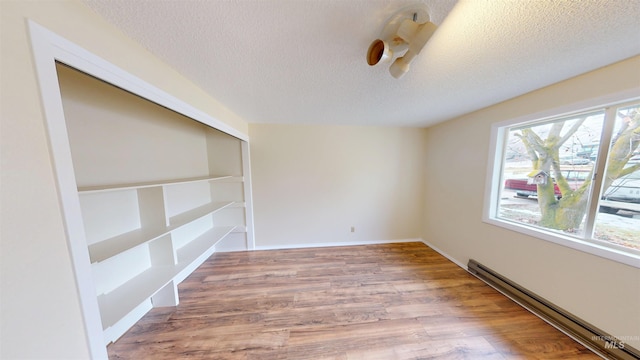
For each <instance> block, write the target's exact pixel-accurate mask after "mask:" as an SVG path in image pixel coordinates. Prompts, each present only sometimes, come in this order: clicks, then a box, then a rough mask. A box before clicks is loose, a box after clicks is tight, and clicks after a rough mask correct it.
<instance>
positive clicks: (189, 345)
mask: <svg viewBox="0 0 640 360" xmlns="http://www.w3.org/2000/svg"><path fill="white" fill-rule="evenodd" d="M179 287H180V294H181V298H180V305H179V306H177V307H171V308H158V309H153V310H152V311H151V312H149V313H148V314H147V315H146V316H145V317H144V318H143V319H142V320H141V321H140V322H138V323H137V324H136V325H135V326H134V327H133V328H131V329H130V330H129V331H128V332H127V333H126V334H125V335H124V336H123V337H122V338H120V339H119V340H118V341H117V342H116V343H114V344H111V345H109V347H108V352H109V357H110V359H154V360H162V359H171V360H173V359H220V360H224V359H229V360H232V359H233V360H235V359H239V360H253V359H260V360H271V359H273V360H276V359H278V360H279V359H314V360H315V359H336V360H338V359H339V360H355V359H363V360H364V359H366V360H377V359H380V360H390V359H402V360H404V359H576V358H580V359H599V357H597V356H596V355H594V354H593V353H591V352H590V351H589V350H587V349H586V348H584V347H583V346H582V345H580V344H578V343H577V342H575V341H573V340H572V339H570V338H569V337H567V336H565V335H564V334H562V333H561V332H559V331H558V330H556V329H554V328H553V327H551V326H550V325H548V324H547V323H545V322H543V321H542V320H540V319H539V318H537V317H535V316H534V315H532V314H530V313H529V312H527V311H526V310H524V309H522V308H521V307H520V306H518V305H517V304H515V303H513V302H512V301H511V300H509V299H507V298H506V297H504V296H503V295H501V294H499V293H498V292H496V291H495V290H493V289H492V288H491V287H489V286H487V285H486V284H484V283H483V282H481V281H480V280H478V279H476V278H475V277H473V276H471V275H470V274H468V273H467V272H466V271H464V270H462V269H460V268H459V267H458V266H456V265H455V264H453V263H452V262H450V261H449V260H447V259H445V258H444V257H442V256H441V255H439V254H438V253H436V252H435V251H433V250H431V249H430V248H429V247H427V246H425V245H424V244H422V243H402V244H384V245H366V246H350V247H331V248H313V249H295V250H274V251H255V252H235V253H218V254H214V255H213V256H212V257H211V258H210V259H209V260H208V261H207V262H205V263H204V264H203V265H202V266H201V267H200V268H199V269H198V270H196V271H195V272H194V273H193V274H192V275H191V276H190V277H188V278H187V279H186V280H185V281H184V282H183V283H182V284H181V285H180V286H179Z"/></svg>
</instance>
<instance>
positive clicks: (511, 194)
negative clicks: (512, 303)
mask: <svg viewBox="0 0 640 360" xmlns="http://www.w3.org/2000/svg"><path fill="white" fill-rule="evenodd" d="M494 137H495V139H494V140H495V142H494V143H495V158H494V159H495V163H494V168H493V171H492V173H491V177H490V180H491V181H490V185H491V189H490V191H489V193H488V197H487V199H488V206H487V209H486V211H487V212H486V213H485V220H486V221H488V222H490V223H493V224H497V225H500V226H504V227H508V228H511V229H514V230H516V231H520V232H524V233H527V234H530V235H533V236H537V237H540V238H543V239H546V240H550V241H553V242H556V243H560V244H563V245H567V246H570V247H574V248H578V249H581V250H585V251H587V252H590V253H595V254H597V255H603V256H605V257H608V258H613V259H615V260H620V261H622V262H625V263H628V264H631V265H633V266H636V267H640V101H635V102H628V103H622V104H617V105H613V106H608V107H602V108H599V109H598V108H596V109H592V110H589V111H584V112H576V113H573V114H569V115H563V116H558V117H552V118H545V119H540V120H533V121H526V122H518V123H511V124H509V125H504V126H499V125H496V126H495V127H494Z"/></svg>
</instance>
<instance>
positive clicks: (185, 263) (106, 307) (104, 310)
mask: <svg viewBox="0 0 640 360" xmlns="http://www.w3.org/2000/svg"><path fill="white" fill-rule="evenodd" d="M234 228H235V227H234V226H223V227H214V228H212V229H211V230H209V231H207V232H205V233H204V234H202V235H200V236H199V237H197V238H196V239H194V240H192V241H191V242H190V243H189V244H187V245H185V246H183V247H182V248H180V249H178V250H177V253H178V263H177V264H176V265H167V266H152V267H150V268H149V269H148V270H146V271H144V272H142V273H141V274H139V275H138V276H136V277H134V278H132V279H131V280H129V281H127V282H126V283H125V284H123V285H121V286H119V287H118V288H117V289H115V290H113V291H111V292H109V293H107V294H104V295H100V296H98V304H99V306H100V313H101V314H102V327H103V329H105V330H106V329H107V328H109V327H111V326H113V325H115V324H116V323H117V322H118V321H119V320H120V319H122V318H124V317H125V316H126V315H127V314H128V313H130V312H131V311H133V310H134V309H135V308H136V307H138V306H139V305H140V304H142V303H143V302H145V301H147V300H148V299H149V298H151V297H152V296H153V295H155V294H156V293H157V292H158V291H159V290H160V289H161V288H163V287H164V286H165V285H167V284H168V283H169V282H170V281H171V280H173V279H174V278H175V277H176V276H177V275H178V274H179V273H180V272H181V271H182V270H184V269H185V268H187V267H189V266H191V265H192V264H193V263H194V262H195V261H197V260H198V258H200V257H201V255H203V254H205V253H207V252H208V251H209V250H210V249H211V248H213V247H215V245H216V244H217V243H218V242H219V241H220V240H222V239H223V238H224V237H225V236H227V235H228V234H229V233H231V232H232V231H233V230H234Z"/></svg>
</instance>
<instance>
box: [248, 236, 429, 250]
mask: <svg viewBox="0 0 640 360" xmlns="http://www.w3.org/2000/svg"><path fill="white" fill-rule="evenodd" d="M409 242H423V241H422V239H419V238H415V239H392V240H367V241H340V242H321V243H306V244H281V245H257V244H256V247H255V249H254V250H285V249H306V248H314V247H332V246H358V245H377V244H395V243H409Z"/></svg>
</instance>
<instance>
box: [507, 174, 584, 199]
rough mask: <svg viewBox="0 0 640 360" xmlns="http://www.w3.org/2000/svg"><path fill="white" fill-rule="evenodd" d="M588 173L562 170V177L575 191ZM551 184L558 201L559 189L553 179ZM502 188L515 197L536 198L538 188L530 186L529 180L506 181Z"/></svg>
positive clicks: (560, 194)
mask: <svg viewBox="0 0 640 360" xmlns="http://www.w3.org/2000/svg"><path fill="white" fill-rule="evenodd" d="M589 173H590V171H588V170H563V171H562V176H564V178H565V179H567V181H568V182H569V186H570V187H571V188H572V189H574V190H575V189H577V188H578V187H580V185H582V183H584V181H585V180H586V179H587V176H589ZM553 182H554V184H553V189H554V193H555V194H556V197H557V198H558V199H560V198H561V197H562V193H561V192H560V188H558V185H557V184H556V183H555V179H553ZM504 188H505V189H507V190H513V191H515V192H516V195H517V196H522V197H529V196H538V187H537V185H536V184H532V183H531V182H530V179H529V178H518V179H507V180H505V182H504Z"/></svg>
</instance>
